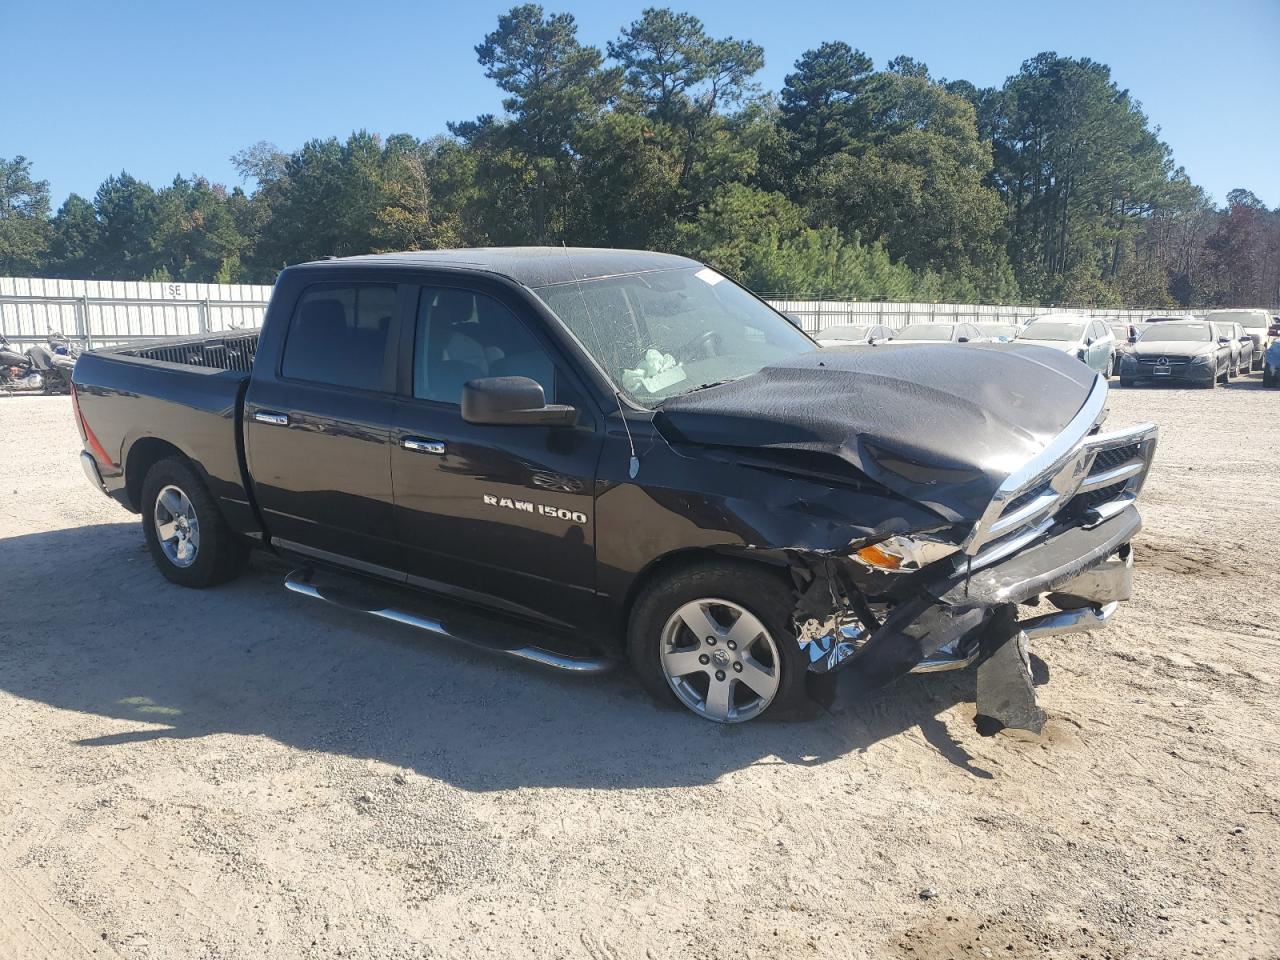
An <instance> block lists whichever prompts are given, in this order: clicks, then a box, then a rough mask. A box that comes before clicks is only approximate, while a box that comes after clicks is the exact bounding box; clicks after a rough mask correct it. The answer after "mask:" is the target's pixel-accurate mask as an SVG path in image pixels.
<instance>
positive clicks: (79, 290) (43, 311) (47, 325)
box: [0, 277, 271, 349]
mask: <svg viewBox="0 0 1280 960" xmlns="http://www.w3.org/2000/svg"><path fill="white" fill-rule="evenodd" d="M270 296H271V287H269V286H260V285H254V284H240V283H230V284H229V283H221V284H220V283H146V282H135V281H114V280H42V279H38V278H24V277H0V333H2V334H4V335H5V336H6V337H8V339H9V341H10V342H11V343H13V344H15V345H16V344H24V345H29V344H32V343H43V342H44V340H45V338H46V337H47V336H48V335H49V334H50V333H51V332H53V331H58V332H61V333H64V334H66V335H67V336H68V337H71V338H72V339H74V340H76V341H78V342H80V343H81V344H83V345H84V346H86V347H88V348H90V349H92V348H93V347H104V346H110V345H112V344H116V343H124V342H127V341H131V340H154V339H162V338H165V337H180V336H186V335H190V334H200V333H214V332H217V331H220V330H233V329H246V328H250V327H257V326H261V325H262V313H263V311H264V310H265V309H266V306H267V299H268V298H269V297H270Z"/></svg>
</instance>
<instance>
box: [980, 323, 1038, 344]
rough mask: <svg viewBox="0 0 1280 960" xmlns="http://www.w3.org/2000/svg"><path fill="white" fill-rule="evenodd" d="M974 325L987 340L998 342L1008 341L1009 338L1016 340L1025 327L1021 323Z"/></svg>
mask: <svg viewBox="0 0 1280 960" xmlns="http://www.w3.org/2000/svg"><path fill="white" fill-rule="evenodd" d="M974 326H975V327H977V328H978V329H979V330H980V331H981V332H982V335H983V336H984V337H986V338H987V339H988V340H995V341H998V342H1000V343H1009V342H1010V341H1011V340H1017V339H1018V338H1019V337H1020V336H1022V331H1023V330H1024V329H1026V328H1025V327H1024V325H1023V324H1021V323H975V324H974Z"/></svg>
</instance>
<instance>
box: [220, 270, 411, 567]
mask: <svg viewBox="0 0 1280 960" xmlns="http://www.w3.org/2000/svg"><path fill="white" fill-rule="evenodd" d="M401 289H402V288H398V287H397V286H396V285H395V284H391V283H362V282H342V281H339V282H325V283H314V284H311V285H309V286H307V287H306V288H304V289H303V290H302V291H301V293H300V295H299V297H298V300H297V303H296V305H295V307H294V310H293V315H292V317H290V318H289V329H288V332H287V334H286V339H285V341H284V347H283V350H282V351H281V353H280V355H279V356H280V360H279V363H278V365H277V367H276V369H274V370H267V369H262V368H257V367H255V369H254V371H253V377H252V379H251V380H250V383H249V391H248V394H247V396H246V398H245V437H246V451H245V452H246V458H247V462H248V465H249V473H250V476H251V477H252V479H253V485H254V491H255V493H256V495H257V500H258V506H259V508H260V509H261V510H262V513H263V519H264V520H265V521H266V525H267V529H268V530H269V531H270V533H271V536H272V540H273V542H274V543H275V544H276V545H277V546H278V547H281V548H283V549H288V550H294V551H296V552H299V553H304V554H308V555H313V556H317V557H319V558H322V559H329V560H334V561H339V562H343V563H346V564H348V565H350V566H355V567H358V568H361V569H367V570H370V571H371V572H376V573H381V574H384V575H388V576H397V574H396V573H395V571H396V570H398V569H399V568H400V566H401V564H400V556H399V546H398V543H397V540H396V536H395V529H394V517H393V508H394V499H393V493H392V489H391V421H392V417H393V415H394V412H395V398H394V385H395V370H396V364H395V353H396V349H397V341H398V336H399V314H400V306H399V303H398V297H399V296H400V295H401Z"/></svg>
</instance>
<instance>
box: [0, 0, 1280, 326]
mask: <svg viewBox="0 0 1280 960" xmlns="http://www.w3.org/2000/svg"><path fill="white" fill-rule="evenodd" d="M475 50H476V56H477V58H478V60H479V62H480V64H481V66H483V68H484V70H485V74H486V76H487V77H489V78H490V79H491V80H492V81H493V82H494V83H495V84H496V85H497V86H498V88H499V89H500V90H501V91H502V93H503V97H504V98H503V101H502V107H503V113H502V115H500V116H495V115H484V116H480V117H476V118H474V119H468V120H461V121H458V122H454V123H450V124H449V125H448V130H447V132H445V133H440V134H437V135H434V136H430V137H428V138H427V139H419V138H418V137H416V136H414V135H412V134H407V133H400V134H395V135H392V136H388V137H381V136H378V135H376V134H372V133H369V132H367V131H363V130H361V131H357V132H355V133H352V134H351V135H350V136H349V137H347V138H346V139H345V140H340V139H338V138H332V137H331V138H328V139H317V140H311V141H309V142H307V143H305V144H303V145H302V146H301V147H300V148H299V149H297V150H294V151H292V152H285V151H282V150H280V149H278V148H277V147H275V146H273V145H271V144H267V143H260V144H257V145H255V146H252V147H249V148H248V149H245V150H242V151H241V152H239V153H237V154H236V155H235V156H234V158H233V159H234V162H235V165H236V168H237V169H238V171H239V172H240V174H241V175H242V178H243V180H244V183H245V184H246V186H245V187H241V186H236V187H233V188H231V189H228V188H226V187H224V186H221V185H218V184H214V183H210V182H209V181H208V180H207V179H205V178H203V177H200V176H193V177H182V176H179V177H177V178H175V179H174V181H173V182H172V183H170V184H168V185H165V186H160V187H153V186H152V185H150V184H147V183H144V182H142V181H140V180H138V179H136V178H135V177H132V176H130V175H129V174H128V173H125V172H121V173H120V174H118V175H114V176H110V177H108V178H107V179H106V180H105V181H104V182H103V183H102V185H101V186H100V187H99V188H98V190H97V192H96V193H95V194H94V196H93V197H92V199H89V198H85V197H81V196H79V195H76V194H72V195H71V196H70V197H68V198H67V200H66V202H65V203H63V204H62V206H61V207H60V208H59V209H58V210H57V211H56V212H54V211H52V210H51V205H50V197H49V188H48V184H47V183H46V182H44V181H41V180H39V179H37V178H36V175H35V173H34V172H33V164H32V163H31V161H29V160H28V159H27V158H25V157H22V156H19V157H16V158H14V159H11V160H0V274H8V275H40V276H59V277H80V278H89V279H155V280H186V281H218V282H268V283H269V282H271V281H272V280H273V279H274V277H275V274H276V272H277V271H278V270H279V269H280V268H281V267H283V266H285V265H286V264H289V263H296V262H299V261H302V260H308V259H314V258H316V257H321V256H327V255H335V256H343V255H349V254H358V253H367V252H379V251H388V250H405V249H431V248H439V247H453V246H479V245H499V244H560V243H562V242H563V243H568V244H580V245H589V246H615V247H637V248H643V249H653V250H669V251H675V252H679V253H684V254H688V255H690V256H693V257H697V258H699V259H702V260H705V261H708V262H710V263H712V264H713V265H715V266H717V267H718V268H720V269H721V270H723V271H725V272H726V273H728V274H730V275H732V276H734V277H736V278H738V279H739V280H741V281H743V282H745V283H746V284H748V285H749V286H751V287H752V288H754V289H756V290H761V291H768V292H773V293H780V294H793V295H817V296H824V297H833V298H861V299H910V298H914V299H928V300H956V301H991V302H1018V301H1021V302H1026V301H1036V302H1041V303H1059V304H1064V303H1077V304H1091V305H1099V306H1119V305H1122V304H1126V303H1128V304H1142V305H1150V306H1156V305H1167V306H1170V307H1172V306H1174V305H1182V306H1185V307H1194V306H1208V305H1216V304H1225V303H1232V304H1241V305H1243V304H1273V303H1275V302H1276V301H1278V300H1280V209H1278V210H1268V209H1267V208H1266V207H1265V206H1264V205H1263V204H1262V203H1261V202H1260V201H1259V200H1258V199H1257V197H1255V196H1254V195H1253V194H1252V193H1250V192H1249V191H1248V190H1243V189H1240V190H1234V191H1232V192H1231V193H1230V194H1229V195H1228V197H1227V203H1226V206H1225V207H1222V208H1219V207H1217V206H1215V205H1214V204H1213V203H1211V202H1210V201H1209V199H1208V197H1207V196H1206V194H1205V192H1204V191H1203V190H1202V189H1201V188H1199V187H1197V186H1196V185H1195V184H1193V183H1191V182H1190V180H1189V179H1188V177H1187V176H1186V174H1185V173H1184V172H1183V171H1182V170H1181V169H1180V168H1178V167H1176V166H1175V164H1174V160H1173V157H1172V155H1171V152H1170V149H1169V147H1168V146H1167V145H1166V144H1164V143H1163V142H1162V141H1161V140H1160V138H1159V135H1158V130H1156V129H1154V128H1153V127H1152V124H1151V122H1150V120H1149V119H1148V117H1147V116H1146V114H1145V113H1144V112H1143V110H1142V107H1141V105H1140V104H1139V103H1138V102H1137V101H1136V100H1135V99H1134V98H1133V97H1132V96H1131V95H1130V94H1129V92H1128V91H1127V90H1125V89H1122V88H1121V87H1120V86H1118V84H1117V83H1116V82H1115V81H1114V80H1113V79H1112V76H1111V71H1110V69H1109V68H1108V67H1107V66H1106V65H1105V64H1101V63H1097V62H1095V61H1092V60H1089V59H1087V58H1085V59H1073V58H1069V57H1061V56H1058V55H1057V54H1055V53H1041V54H1039V55H1037V56H1035V57H1032V58H1031V59H1029V60H1027V61H1026V62H1024V63H1023V64H1022V66H1021V68H1020V69H1019V70H1018V72H1017V73H1015V74H1013V75H1012V76H1010V77H1009V78H1008V79H1007V80H1006V81H1005V83H1004V84H1003V85H1002V86H1001V87H999V88H994V87H992V88H979V87H976V86H974V85H973V84H972V83H969V82H968V81H965V80H946V79H944V78H936V77H934V76H932V75H931V73H930V71H929V68H928V66H927V65H925V64H923V63H920V62H919V61H917V60H914V59H912V58H911V57H909V56H905V55H904V56H899V57H895V58H894V59H892V60H890V61H889V62H888V63H887V64H885V65H884V67H883V68H882V69H876V65H875V64H874V63H873V62H872V60H871V58H870V57H868V56H867V55H866V54H865V53H863V52H862V51H861V50H858V49H856V48H855V47H852V46H850V45H849V44H848V43H845V42H843V41H831V42H827V43H823V44H821V45H820V46H818V47H817V48H815V49H812V50H808V51H806V52H805V53H804V54H802V55H801V57H800V58H799V59H798V60H797V61H796V63H795V65H794V68H793V69H792V71H791V72H790V73H788V74H787V75H786V78H785V81H784V83H783V86H782V89H781V90H779V91H776V92H772V91H764V90H762V89H760V87H759V85H758V84H757V83H756V82H755V79H754V78H755V76H756V74H757V73H758V72H759V71H760V69H761V68H762V67H763V65H764V49H763V48H762V47H761V46H760V45H759V44H757V43H754V42H752V41H750V40H743V39H738V38H735V37H715V36H712V35H710V34H709V33H708V32H707V30H706V28H705V26H704V24H703V23H702V22H701V21H700V20H699V19H698V18H697V17H695V16H692V15H690V14H687V13H678V12H676V11H673V10H671V9H665V8H662V9H659V8H650V9H646V10H644V11H643V12H642V13H641V14H640V16H639V17H638V18H637V19H636V20H634V21H633V22H632V23H630V24H629V25H627V26H626V27H624V28H622V30H621V31H620V32H619V34H618V36H617V38H616V39H614V40H612V41H610V42H609V43H608V44H607V46H606V47H605V49H603V50H601V49H598V48H596V47H592V46H590V45H587V44H584V43H582V42H581V41H580V40H579V38H578V35H577V26H576V23H575V21H574V19H573V17H572V16H570V15H568V14H557V13H551V14H548V13H546V12H545V11H544V10H543V8H542V7H540V6H537V5H536V4H523V5H520V6H517V7H514V8H513V9H512V10H511V11H509V12H508V13H506V14H503V15H502V16H501V17H499V18H498V23H497V25H496V28H495V29H494V30H493V31H492V32H491V33H489V34H488V35H487V36H486V37H484V38H483V40H482V42H481V43H479V44H478V45H477V46H476V48H475Z"/></svg>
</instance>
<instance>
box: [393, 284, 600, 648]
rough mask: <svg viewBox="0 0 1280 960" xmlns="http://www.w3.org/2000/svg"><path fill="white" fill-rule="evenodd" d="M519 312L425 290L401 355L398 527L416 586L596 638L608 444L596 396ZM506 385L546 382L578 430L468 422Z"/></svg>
mask: <svg viewBox="0 0 1280 960" xmlns="http://www.w3.org/2000/svg"><path fill="white" fill-rule="evenodd" d="M520 312H521V306H520V304H519V303H517V302H514V301H512V302H509V303H506V304H504V303H503V302H500V301H499V300H498V299H497V298H496V297H495V296H491V295H489V294H488V293H485V292H482V291H480V290H472V289H462V288H453V287H424V288H422V290H421V291H420V294H419V298H418V306H417V311H416V319H415V322H414V324H413V332H412V336H411V337H410V336H406V337H405V338H404V341H403V346H402V349H408V350H410V351H411V352H412V356H413V374H412V390H411V391H410V393H411V395H410V396H404V397H401V399H400V400H399V401H398V402H397V405H396V413H395V422H394V426H393V430H392V438H393V442H394V447H393V449H392V453H391V460H392V474H393V477H394V487H395V518H396V527H397V530H398V532H399V536H400V543H401V549H402V553H403V556H404V562H405V565H406V569H407V571H408V574H409V581H410V582H411V583H417V584H419V585H423V586H427V587H431V588H433V589H437V590H443V591H445V592H449V593H454V594H457V595H460V596H462V597H463V598H469V599H475V600H479V601H481V602H485V603H493V604H496V605H497V606H499V607H502V608H504V609H507V610H509V611H511V612H515V613H518V614H521V615H523V616H533V617H537V618H542V619H546V620H549V621H553V622H555V623H557V624H564V625H572V626H579V627H581V626H586V625H588V624H589V623H590V622H591V618H592V617H593V615H594V609H595V604H594V593H595V511H594V507H595V489H594V487H595V471H596V462H597V460H598V459H599V455H600V446H601V437H600V434H599V432H598V429H597V423H596V419H597V418H596V417H595V415H594V414H593V413H592V412H591V411H590V410H589V409H588V403H587V401H586V399H585V394H584V393H583V392H582V391H581V389H580V387H579V386H578V384H577V383H576V381H575V380H574V379H573V378H572V377H571V376H570V375H569V374H568V372H567V370H566V368H565V366H564V364H563V363H562V362H561V361H560V360H559V359H557V355H556V353H555V351H554V350H553V349H551V348H550V347H549V345H548V344H546V343H544V342H543V341H542V340H540V339H539V338H538V337H537V336H536V335H535V333H534V332H533V331H534V329H535V328H534V326H533V325H532V324H526V323H525V322H524V321H522V320H521V319H520V317H519V316H518V313H520ZM408 332H409V331H408V330H407V329H406V334H408ZM498 376H526V377H531V378H532V379H534V380H536V381H537V382H538V383H540V384H542V387H543V390H544V391H545V393H546V396H547V400H548V402H556V403H568V404H571V405H573V406H575V407H577V408H578V411H579V417H578V422H577V425H575V426H572V427H545V426H476V425H473V424H468V423H466V422H465V421H463V419H462V413H461V406H460V404H461V399H462V386H463V384H464V383H466V382H467V381H468V380H473V379H476V378H480V377H498Z"/></svg>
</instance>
